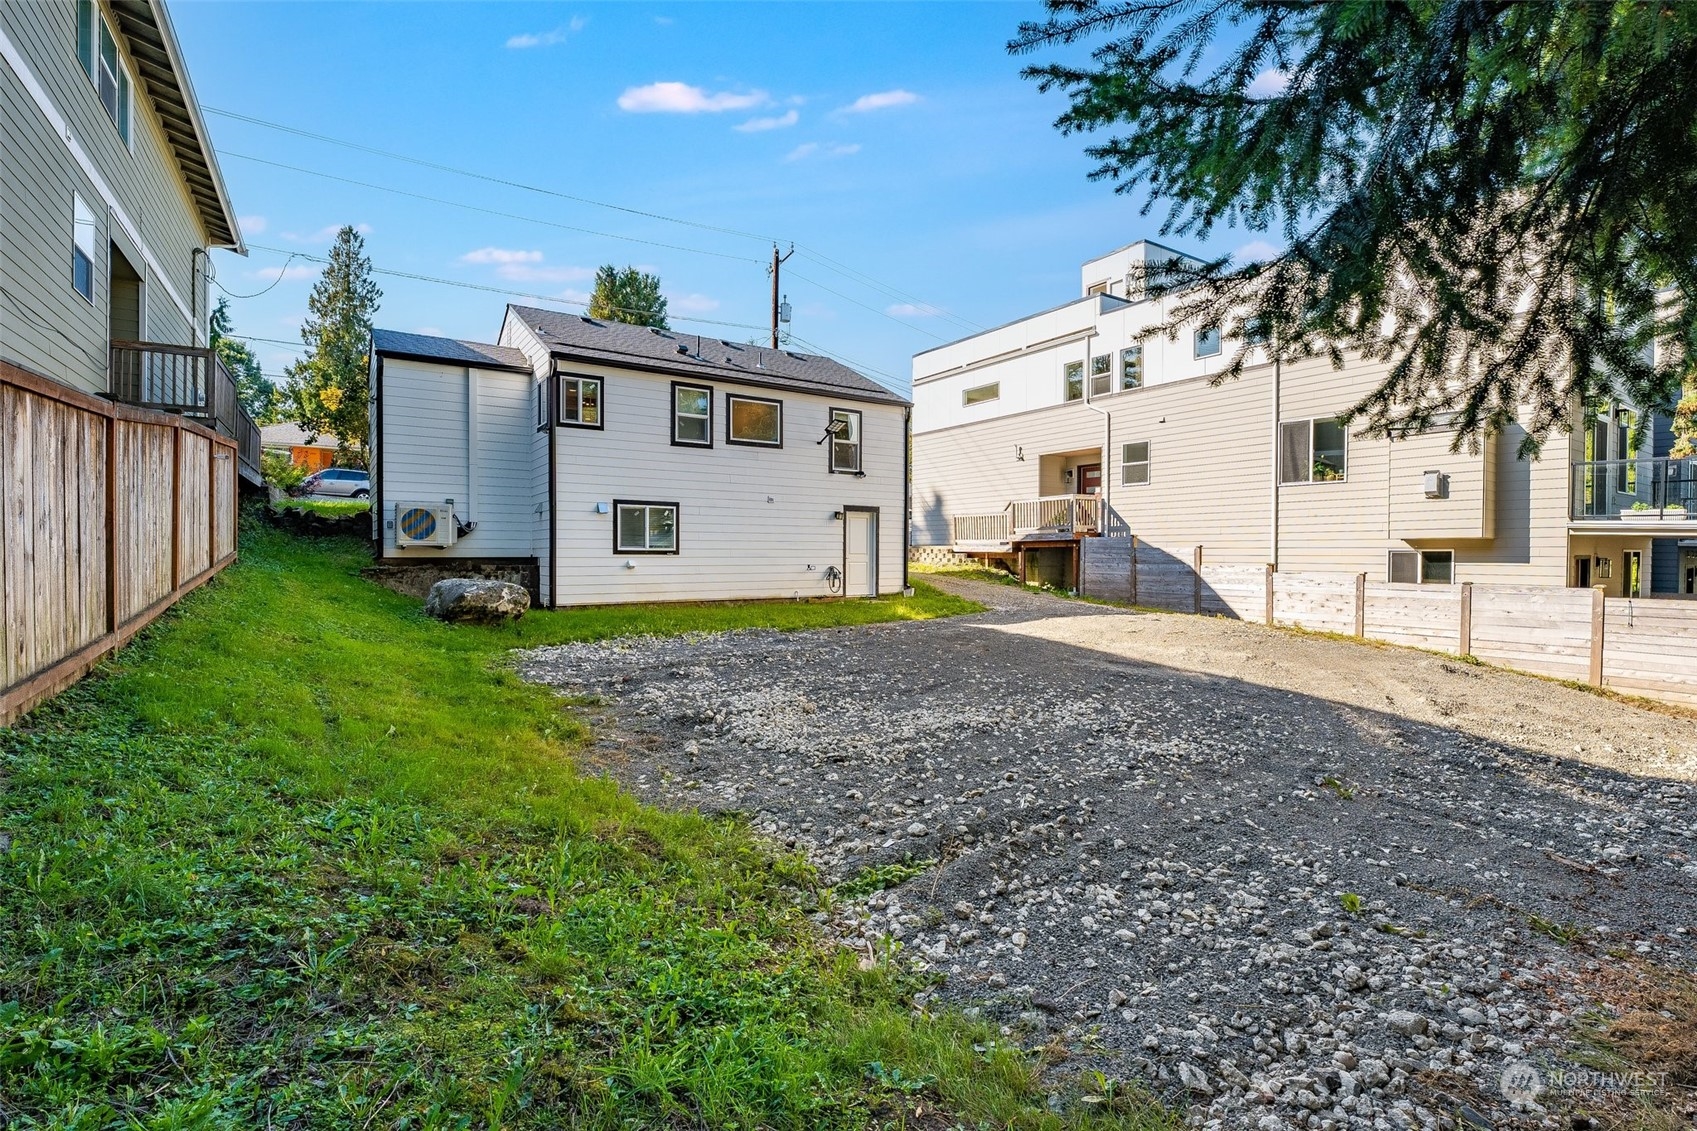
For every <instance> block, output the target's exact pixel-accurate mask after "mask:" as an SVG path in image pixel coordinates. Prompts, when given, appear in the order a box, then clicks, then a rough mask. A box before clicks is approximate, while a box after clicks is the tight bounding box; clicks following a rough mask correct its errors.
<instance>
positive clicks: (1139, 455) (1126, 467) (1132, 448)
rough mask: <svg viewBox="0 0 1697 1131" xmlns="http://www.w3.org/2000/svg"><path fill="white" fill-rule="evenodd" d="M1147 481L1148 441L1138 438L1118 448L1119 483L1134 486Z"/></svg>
mask: <svg viewBox="0 0 1697 1131" xmlns="http://www.w3.org/2000/svg"><path fill="white" fill-rule="evenodd" d="M1147 482H1149V441H1148V440H1138V441H1136V442H1135V443H1130V444H1126V445H1124V446H1123V447H1122V448H1121V449H1120V483H1121V484H1123V485H1124V486H1127V487H1135V486H1138V485H1140V484H1144V483H1147Z"/></svg>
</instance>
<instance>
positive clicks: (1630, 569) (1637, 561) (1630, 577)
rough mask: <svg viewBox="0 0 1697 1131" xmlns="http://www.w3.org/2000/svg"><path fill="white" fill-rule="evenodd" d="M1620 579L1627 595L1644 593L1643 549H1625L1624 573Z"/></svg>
mask: <svg viewBox="0 0 1697 1131" xmlns="http://www.w3.org/2000/svg"><path fill="white" fill-rule="evenodd" d="M1621 580H1622V581H1623V582H1625V585H1624V588H1625V590H1626V595H1627V596H1628V597H1642V596H1643V595H1644V551H1642V550H1628V551H1626V575H1625V576H1624V577H1623V578H1622V579H1621Z"/></svg>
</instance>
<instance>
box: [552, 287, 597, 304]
mask: <svg viewBox="0 0 1697 1131" xmlns="http://www.w3.org/2000/svg"><path fill="white" fill-rule="evenodd" d="M554 297H555V298H557V299H559V300H560V301H561V302H570V303H575V304H576V305H578V306H588V305H589V298H590V295H589V292H588V291H574V290H572V289H571V288H570V287H567V288H566V289H565V290H563V291H561V292H560V293H559V294H557V295H555V296H554Z"/></svg>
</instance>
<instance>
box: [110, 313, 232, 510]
mask: <svg viewBox="0 0 1697 1131" xmlns="http://www.w3.org/2000/svg"><path fill="white" fill-rule="evenodd" d="M111 359H112V369H111V373H112V399H113V400H115V401H122V402H124V403H125V404H133V405H139V406H141V407H142V408H156V409H160V410H162V411H164V412H175V413H178V414H180V415H182V416H187V417H191V418H193V419H196V420H199V421H200V422H201V423H203V424H205V425H207V426H208V427H210V428H214V429H216V430H217V431H219V432H222V433H223V434H224V435H226V436H228V437H230V438H231V439H233V440H235V441H236V458H237V461H238V462H239V464H240V466H241V469H242V473H243V475H244V476H245V477H246V478H247V479H249V480H250V481H252V482H255V483H257V482H259V481H260V470H259V456H260V446H259V426H258V425H257V424H255V423H254V422H253V418H252V417H250V416H249V415H248V414H247V410H246V409H244V408H242V402H241V398H240V397H239V396H238V395H237V393H236V379H235V378H234V377H232V376H230V371H229V370H228V369H226V368H224V363H223V361H221V360H220V359H219V357H218V354H217V352H216V351H215V350H211V349H205V348H202V347H200V346H178V345H171V344H169V343H166V342H122V341H120V342H113V343H112V355H111Z"/></svg>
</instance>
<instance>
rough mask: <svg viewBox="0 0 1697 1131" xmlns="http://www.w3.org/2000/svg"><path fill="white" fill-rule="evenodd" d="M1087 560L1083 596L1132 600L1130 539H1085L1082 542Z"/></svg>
mask: <svg viewBox="0 0 1697 1131" xmlns="http://www.w3.org/2000/svg"><path fill="white" fill-rule="evenodd" d="M1079 546H1080V547H1081V552H1082V553H1083V554H1084V562H1083V568H1082V571H1081V572H1082V573H1083V577H1082V579H1081V584H1082V585H1083V589H1084V595H1085V596H1086V597H1095V598H1096V599H1097V600H1100V601H1130V600H1131V539H1130V538H1085V539H1082V540H1081V541H1080V542H1079Z"/></svg>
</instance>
